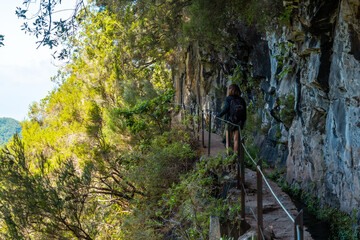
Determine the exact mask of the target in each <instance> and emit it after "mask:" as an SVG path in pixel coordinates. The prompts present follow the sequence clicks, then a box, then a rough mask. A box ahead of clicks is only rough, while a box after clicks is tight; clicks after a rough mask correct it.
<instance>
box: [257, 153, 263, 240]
mask: <svg viewBox="0 0 360 240" xmlns="http://www.w3.org/2000/svg"><path fill="white" fill-rule="evenodd" d="M257 166H259V167H260V169H262V161H261V159H260V160H259V161H258V164H257ZM256 173H257V174H256V178H257V234H258V240H261V239H262V233H261V232H262V230H263V229H264V228H263V197H262V175H261V173H260V170H259V169H258V168H256Z"/></svg>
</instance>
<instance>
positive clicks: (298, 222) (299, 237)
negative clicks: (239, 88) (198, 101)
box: [173, 103, 304, 240]
mask: <svg viewBox="0 0 360 240" xmlns="http://www.w3.org/2000/svg"><path fill="white" fill-rule="evenodd" d="M173 105H175V106H181V107H183V108H184V110H186V108H190V110H191V115H193V112H197V115H199V114H200V113H201V116H202V117H201V128H202V143H203V147H205V139H204V129H205V128H204V125H205V124H204V116H205V114H206V113H208V116H209V129H208V132H209V139H208V140H209V142H208V155H210V151H211V147H210V146H211V119H212V118H213V117H215V119H218V120H220V121H222V122H224V123H226V124H230V125H233V126H236V127H237V128H238V130H239V138H240V141H241V144H239V149H238V161H237V166H238V187H239V188H241V192H242V194H241V195H242V197H241V198H242V199H241V208H242V213H241V215H242V216H241V217H242V218H243V219H244V220H245V197H247V198H248V196H247V193H246V189H245V186H244V184H245V172H244V168H245V167H244V154H243V152H245V153H246V154H247V156H248V157H249V158H250V160H251V162H252V163H253V164H254V165H255V166H256V170H257V176H258V181H257V188H258V194H257V195H258V217H256V216H255V213H254V211H253V209H252V208H250V210H251V212H252V213H253V216H254V218H255V221H256V222H257V225H258V239H260V236H261V237H262V239H265V238H264V234H263V226H262V221H263V219H262V180H263V181H264V182H265V184H266V186H267V187H268V189H269V190H270V192H271V194H272V195H273V197H274V198H275V200H276V201H277V203H278V204H279V205H280V207H281V208H282V209H283V211H284V212H285V213H286V215H287V216H288V217H289V219H290V220H291V222H292V223H293V224H294V239H295V240H303V235H304V234H303V211H302V210H301V211H300V212H299V214H298V215H297V217H296V218H295V219H294V218H293V217H292V216H291V214H290V213H289V211H288V210H287V209H286V208H285V206H284V205H283V204H282V202H281V201H280V199H279V198H278V197H277V196H276V194H275V193H274V190H273V189H272V187H271V186H270V184H269V182H268V180H267V179H266V177H265V174H264V173H263V171H262V169H261V168H262V161H261V160H260V161H259V162H258V163H257V162H256V161H255V160H254V158H253V157H252V156H251V155H250V153H249V151H248V150H247V148H246V146H245V145H244V143H243V138H242V135H241V128H240V125H238V124H234V123H232V122H230V121H227V120H224V119H221V118H218V117H216V115H214V114H213V113H212V110H211V109H205V110H202V109H200V107H198V105H192V106H189V105H186V104H179V103H173ZM196 106H197V108H196ZM193 110H195V111H193ZM199 127H200V124H199V122H198V131H199ZM242 151H243V152H242ZM240 170H241V174H240ZM240 179H241V180H240ZM240 181H241V184H240ZM248 200H249V199H248Z"/></svg>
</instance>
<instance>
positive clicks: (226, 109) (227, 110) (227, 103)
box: [216, 95, 246, 124]
mask: <svg viewBox="0 0 360 240" xmlns="http://www.w3.org/2000/svg"><path fill="white" fill-rule="evenodd" d="M234 98H240V99H241V101H243V103H244V106H246V103H245V100H244V99H243V98H242V97H240V96H238V95H231V96H227V97H226V98H225V106H224V108H223V110H222V111H221V112H220V113H219V114H217V115H216V117H219V118H221V117H222V116H224V115H225V120H228V119H229V113H230V102H231V100H233V99H234ZM242 118H243V121H242V124H244V123H245V120H246V114H245V116H243V117H242Z"/></svg>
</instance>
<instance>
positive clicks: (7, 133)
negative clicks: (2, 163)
mask: <svg viewBox="0 0 360 240" xmlns="http://www.w3.org/2000/svg"><path fill="white" fill-rule="evenodd" d="M20 132H21V126H20V124H19V122H18V121H16V120H15V119H12V118H0V146H1V145H3V144H5V143H7V142H8V141H9V140H10V138H11V137H12V136H13V135H14V134H15V133H20Z"/></svg>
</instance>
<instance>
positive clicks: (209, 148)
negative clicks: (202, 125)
mask: <svg viewBox="0 0 360 240" xmlns="http://www.w3.org/2000/svg"><path fill="white" fill-rule="evenodd" d="M211 118H212V116H211V111H210V112H209V146H208V155H209V156H210V150H211V147H210V146H211V145H210V144H211Z"/></svg>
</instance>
